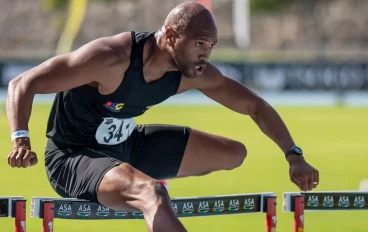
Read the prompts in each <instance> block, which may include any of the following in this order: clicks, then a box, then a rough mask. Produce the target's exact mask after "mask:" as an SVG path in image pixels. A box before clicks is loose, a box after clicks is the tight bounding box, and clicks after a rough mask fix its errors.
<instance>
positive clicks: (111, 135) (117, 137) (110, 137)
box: [95, 118, 136, 145]
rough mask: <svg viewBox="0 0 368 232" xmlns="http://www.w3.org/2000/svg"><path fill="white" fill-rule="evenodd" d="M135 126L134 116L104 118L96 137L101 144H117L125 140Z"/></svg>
mask: <svg viewBox="0 0 368 232" xmlns="http://www.w3.org/2000/svg"><path fill="white" fill-rule="evenodd" d="M135 126H136V124H135V122H134V119H132V118H104V120H103V121H102V123H101V124H100V126H99V127H98V128H97V131H96V135H95V137H96V140H97V142H98V143H99V144H105V145H116V144H119V143H122V142H124V141H125V140H126V139H127V138H128V137H129V136H130V134H131V133H132V132H133V130H134V128H135Z"/></svg>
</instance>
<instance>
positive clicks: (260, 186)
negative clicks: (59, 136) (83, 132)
mask: <svg viewBox="0 0 368 232" xmlns="http://www.w3.org/2000/svg"><path fill="white" fill-rule="evenodd" d="M49 107H50V106H35V107H34V108H33V112H32V117H31V122H30V133H31V141H32V146H33V149H34V150H35V151H36V152H37V153H38V155H39V163H38V165H37V166H35V167H32V168H28V169H12V168H10V167H9V166H7V162H6V156H7V154H8V153H9V152H10V151H11V142H10V135H9V129H8V125H7V119H6V117H5V116H4V115H1V116H0V131H1V132H2V133H1V134H0V141H1V145H2V146H1V153H2V157H3V158H2V159H1V160H2V161H1V162H0V174H1V178H0V195H23V196H25V197H26V198H27V199H28V200H29V199H30V197H31V196H55V197H57V195H56V194H55V193H54V191H53V190H52V188H51V187H50V185H49V183H48V181H47V179H46V175H45V169H44V166H43V164H44V162H43V151H44V146H45V142H46V139H45V127H46V120H47V117H48V112H49ZM277 110H278V111H279V113H280V114H281V116H282V117H283V118H284V120H285V122H286V123H287V125H288V126H289V128H290V131H291V133H292V134H293V137H294V139H295V141H296V142H297V144H298V145H300V146H301V147H302V148H303V149H304V151H305V156H306V158H307V160H308V161H309V162H310V163H311V164H313V165H314V166H315V167H316V168H318V169H319V171H320V185H319V187H318V189H317V190H356V189H358V188H359V182H360V181H361V180H362V179H365V178H368V169H367V167H368V140H367V139H368V132H367V131H368V130H367V128H368V109H347V108H278V109H277ZM136 121H137V123H169V124H182V125H189V126H191V127H193V128H196V129H200V130H204V131H206V132H211V133H215V134H221V135H224V136H227V137H230V138H233V139H236V140H239V141H241V142H243V143H244V144H246V146H247V149H248V157H247V159H246V161H245V162H244V164H243V165H242V167H240V168H238V169H236V170H233V171H222V172H217V173H213V174H210V175H208V176H204V177H190V178H183V179H177V180H170V181H169V185H170V190H169V192H170V195H171V197H182V196H196V195H214V194H230V193H250V192H265V191H267V192H268V191H273V192H275V193H276V194H277V195H278V196H279V197H278V206H277V209H278V224H277V225H278V229H277V231H282V232H287V231H292V225H293V224H292V223H293V219H292V218H293V215H292V214H291V213H283V212H282V211H281V204H282V202H281V194H282V192H285V191H298V189H297V188H296V187H295V186H294V185H293V184H292V183H291V182H290V181H289V176H288V166H287V163H286V162H285V160H284V157H283V154H282V153H281V151H280V150H279V149H278V148H277V146H276V145H275V144H274V143H273V142H272V141H271V140H269V139H268V138H267V137H266V136H265V135H263V134H262V133H261V132H260V131H259V129H258V128H257V126H256V125H255V124H254V123H253V122H252V121H251V120H250V119H249V118H248V117H245V116H242V115H239V114H236V113H233V112H232V111H230V110H228V109H225V108H222V107H202V106H201V107H170V106H162V107H155V108H152V109H151V110H149V111H148V112H147V113H146V114H145V115H143V116H141V117H139V118H137V120H136ZM28 203H29V201H28ZM28 212H29V204H28V210H27V213H28ZM367 218H368V212H331V213H328V212H323V213H306V215H305V223H306V226H305V228H306V231H311V232H312V231H313V232H325V231H334V232H347V231H354V232H363V231H367ZM182 222H183V223H184V224H185V226H186V227H187V228H188V230H189V231H200V232H202V231H214V232H217V231H218V232H220V231H231V232H236V231H264V224H265V222H264V215H262V214H253V215H239V216H222V217H208V218H203V217H202V218H186V219H182ZM27 226H28V231H32V232H33V231H41V220H39V219H31V218H29V217H28V218H27ZM0 230H1V231H12V230H13V223H12V221H11V220H8V219H5V220H1V229H0ZM55 231H56V232H58V231H70V232H77V231H78V232H79V231H99V232H100V231H145V225H144V222H143V221H141V220H137V221H64V220H56V222H55Z"/></svg>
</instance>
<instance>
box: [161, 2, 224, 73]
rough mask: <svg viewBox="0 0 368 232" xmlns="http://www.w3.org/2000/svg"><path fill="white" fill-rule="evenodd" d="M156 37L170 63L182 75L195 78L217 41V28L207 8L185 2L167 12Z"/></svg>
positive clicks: (202, 68) (200, 71)
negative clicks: (166, 53)
mask: <svg viewBox="0 0 368 232" xmlns="http://www.w3.org/2000/svg"><path fill="white" fill-rule="evenodd" d="M158 37H159V38H161V40H160V41H162V42H161V44H162V46H163V47H164V48H165V50H166V51H168V53H170V55H171V60H170V62H171V64H172V65H173V66H174V67H175V68H177V69H178V70H180V71H181V72H182V74H183V75H184V76H186V77H188V78H195V77H197V76H200V75H201V74H202V72H203V70H204V67H205V65H206V63H207V61H208V59H209V57H210V55H211V52H212V49H213V47H214V46H215V44H216V43H217V28H216V24H215V20H214V19H213V17H212V14H211V12H210V11H209V10H207V8H205V7H204V6H203V5H201V4H199V3H196V2H186V3H182V4H180V5H178V6H177V7H175V8H174V9H173V10H172V11H170V13H169V14H168V15H167V17H166V20H165V23H164V25H163V27H162V28H161V29H160V32H159V33H158Z"/></svg>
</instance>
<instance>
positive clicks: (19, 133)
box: [11, 130, 29, 141]
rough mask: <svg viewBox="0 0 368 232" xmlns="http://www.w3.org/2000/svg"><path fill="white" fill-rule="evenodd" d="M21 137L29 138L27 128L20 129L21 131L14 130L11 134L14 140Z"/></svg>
mask: <svg viewBox="0 0 368 232" xmlns="http://www.w3.org/2000/svg"><path fill="white" fill-rule="evenodd" d="M21 137H27V138H29V132H28V131H26V130H19V131H15V132H13V134H12V135H11V139H12V141H14V139H16V138H21Z"/></svg>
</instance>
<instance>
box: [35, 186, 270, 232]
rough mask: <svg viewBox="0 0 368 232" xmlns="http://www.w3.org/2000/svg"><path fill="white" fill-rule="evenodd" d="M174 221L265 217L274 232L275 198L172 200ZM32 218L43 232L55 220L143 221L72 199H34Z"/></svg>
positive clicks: (50, 228)
mask: <svg viewBox="0 0 368 232" xmlns="http://www.w3.org/2000/svg"><path fill="white" fill-rule="evenodd" d="M171 201H172V208H173V210H174V212H175V214H176V215H177V217H200V216H220V215H232V214H250V213H265V214H266V232H275V231H276V196H275V194H274V193H273V192H263V193H249V194H233V195H217V196H203V197H182V198H172V199H171ZM31 217H32V218H42V219H43V220H42V221H43V232H52V231H53V230H54V219H55V218H57V219H80V220H109V219H117V220H124V219H125V220H126V219H143V214H142V213H141V212H139V211H136V212H131V211H130V212H129V211H116V210H113V209H110V208H106V207H104V206H102V205H99V204H96V203H94V202H90V201H86V200H80V199H75V198H50V197H33V198H32V202H31Z"/></svg>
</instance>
